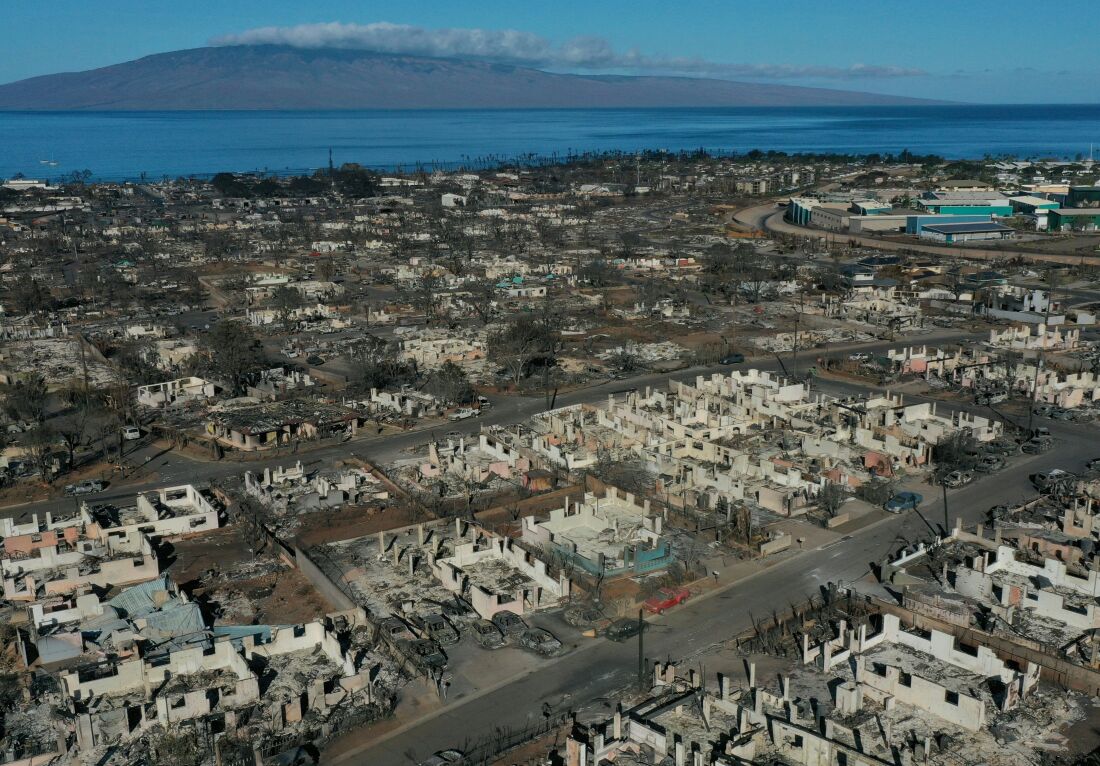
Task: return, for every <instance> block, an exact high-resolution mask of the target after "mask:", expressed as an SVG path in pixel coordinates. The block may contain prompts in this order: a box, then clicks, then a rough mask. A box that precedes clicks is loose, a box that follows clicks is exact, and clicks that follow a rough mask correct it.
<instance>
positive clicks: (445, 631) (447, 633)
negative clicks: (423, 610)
mask: <svg viewBox="0 0 1100 766" xmlns="http://www.w3.org/2000/svg"><path fill="white" fill-rule="evenodd" d="M422 622H423V625H424V632H425V633H427V634H428V637H429V638H431V639H432V640H433V641H435V642H436V643H437V644H439V645H440V646H453V645H454V644H457V643H458V641H459V639H460V638H461V636H459V635H458V631H457V630H455V626H454V625H451V623H449V622H448V621H447V618H446V617H444V616H443V615H441V614H431V615H428V616H427V617H425V618H424V619H423V621H422Z"/></svg>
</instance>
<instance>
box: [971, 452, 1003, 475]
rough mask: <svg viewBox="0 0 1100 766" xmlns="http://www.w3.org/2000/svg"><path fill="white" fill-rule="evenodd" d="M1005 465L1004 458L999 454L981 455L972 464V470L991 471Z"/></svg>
mask: <svg viewBox="0 0 1100 766" xmlns="http://www.w3.org/2000/svg"><path fill="white" fill-rule="evenodd" d="M1004 467H1005V459H1004V458H1003V457H1001V456H1000V455H982V456H981V457H980V458H978V462H977V463H975V464H974V470H975V471H978V472H979V473H993V472H994V471H999V470H1001V469H1002V468H1004Z"/></svg>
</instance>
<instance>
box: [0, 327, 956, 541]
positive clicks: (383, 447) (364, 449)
mask: <svg viewBox="0 0 1100 766" xmlns="http://www.w3.org/2000/svg"><path fill="white" fill-rule="evenodd" d="M975 337H976V336H974V335H970V334H966V333H962V332H960V331H959V330H954V329H946V330H940V329H937V330H935V331H933V332H929V333H926V334H924V335H920V336H916V337H914V338H910V339H907V340H904V341H873V342H870V343H856V344H847V345H832V346H830V347H829V351H828V355H830V356H835V355H840V354H846V353H848V352H849V351H853V350H860V351H867V352H876V351H878V352H881V351H885V350H887V349H890V348H898V347H900V346H902V345H904V344H905V343H918V342H919V343H921V344H925V343H928V344H935V343H938V342H947V343H957V342H961V341H965V340H972V339H974V338H975ZM822 354H823V351H822V350H821V349H806V350H803V351H802V352H800V354H799V363H798V365H797V369H796V368H795V367H794V366H793V365H792V363H791V355H790V354H784V355H783V357H782V358H783V362H782V363H783V364H784V365H786V367H787V369H788V370H789V371H790V372H792V373H796V372H797V373H800V374H804V373H805V371H806V368H807V367H809V366H810V365H812V364H814V358H815V357H817V356H820V355H822ZM753 368H755V369H759V370H768V371H773V372H775V371H779V370H780V368H781V365H780V362H779V360H778V359H777V358H776V357H775V356H774V355H768V356H757V357H749V358H748V359H747V360H746V361H745V363H744V364H740V365H737V366H736V368H734V367H731V366H728V365H711V366H697V367H690V368H687V369H684V370H678V371H676V372H673V373H667V372H660V373H646V374H643V375H639V376H635V377H632V378H628V379H624V380H612V381H607V382H605V383H602V384H600V385H595V386H590V387H588V388H584V389H580V390H578V391H573V392H570V393H566V394H561V395H559V396H558V398H557V400H556V402H555V406H556V407H564V406H567V405H571V404H580V403H586V404H592V403H597V402H601V401H605V400H606V399H607V396H608V394H613V393H621V392H623V391H626V390H629V389H635V388H637V389H644V388H645V387H647V386H652V387H655V388H656V387H663V386H665V385H666V384H667V382H668V381H669V380H681V381H686V380H693V379H694V378H695V377H697V376H699V375H710V374H713V373H719V372H724V373H728V372H729V371H731V370H732V369H741V370H747V369H753ZM545 409H546V399H545V397H543V396H500V397H497V398H496V399H495V401H494V406H493V407H492V408H491V409H489V410H488V411H487V414H485V415H483V416H481V417H480V418H471V419H469V420H464V421H461V422H458V423H442V424H437V425H435V426H432V427H429V428H418V429H414V430H411V431H407V432H404V433H399V434H394V435H388V436H383V437H372V436H370V435H363V436H360V437H359V438H357V439H353V440H351V441H348V442H343V443H337V444H331V445H327V446H324V447H319V448H317V449H302V450H301V451H300V452H299V453H297V454H290V453H286V452H283V453H281V454H277V455H273V456H270V457H264V458H262V459H260V460H255V461H247V462H244V461H235V460H222V461H212V460H211V461H204V460H196V459H194V458H190V457H188V456H186V455H183V454H180V453H178V452H175V451H169V452H165V453H163V454H159V453H157V452H156V451H154V450H147V451H148V457H149V458H150V459H149V460H148V461H147V462H146V461H144V458H141V459H140V461H139V460H137V459H134V458H130V460H129V462H131V463H140V465H141V468H140V470H138V471H137V472H136V473H134V474H133V475H132V476H131V477H130V478H129V479H128V480H127V481H126V483H118V482H116V483H115V484H113V485H111V486H109V487H108V489H107V491H106V492H103V493H100V494H97V495H90V496H86V498H87V499H89V500H91V501H94V502H99V503H112V502H119V501H126V500H129V499H131V498H132V497H133V496H134V495H135V494H136V493H138V492H144V491H146V490H151V489H156V488H158V487H164V486H171V485H173V484H184V483H194V484H202V483H205V482H208V481H211V480H214V479H221V478H225V477H228V476H233V475H240V474H243V473H244V472H245V471H247V470H252V471H262V470H263V469H264V468H265V467H274V466H277V465H288V464H292V463H293V462H294V461H295V460H301V461H302V462H303V463H307V464H316V465H326V464H330V463H331V462H332V461H334V460H338V459H340V458H344V457H348V456H356V457H360V458H363V459H366V460H368V461H370V462H372V463H375V464H377V465H384V464H386V463H390V462H392V461H393V460H395V459H397V458H399V457H402V456H403V455H405V456H408V454H409V453H408V450H410V449H415V448H418V447H420V446H422V445H424V444H425V443H427V442H428V441H429V440H430V439H432V438H440V437H442V436H444V435H445V434H447V433H451V432H458V433H460V434H464V435H469V434H475V433H477V432H478V430H480V428H481V427H482V426H488V425H509V424H512V423H519V422H522V421H523V420H526V419H527V418H529V417H531V416H532V415H535V414H537V413H539V412H542V411H544V410H545ZM78 502H79V501H77V500H74V499H73V498H55V499H50V500H44V501H41V502H34V503H28V504H21V505H15V506H6V507H0V516H5V517H8V518H15V519H20V520H24V519H29V518H30V516H31V514H32V513H37V514H39V515H40V516H42V515H44V514H45V512H46V511H51V512H53V513H55V514H57V513H69V512H71V511H72V510H73V509H74V508H78V507H79V505H78Z"/></svg>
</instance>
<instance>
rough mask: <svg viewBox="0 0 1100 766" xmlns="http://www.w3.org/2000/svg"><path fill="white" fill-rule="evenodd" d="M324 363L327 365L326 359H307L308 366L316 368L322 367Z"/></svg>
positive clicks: (312, 357) (316, 357)
mask: <svg viewBox="0 0 1100 766" xmlns="http://www.w3.org/2000/svg"><path fill="white" fill-rule="evenodd" d="M324 363H325V360H324V357H320V356H307V357H306V364H311V365H313V366H314V367H320V366H321V365H322V364H324Z"/></svg>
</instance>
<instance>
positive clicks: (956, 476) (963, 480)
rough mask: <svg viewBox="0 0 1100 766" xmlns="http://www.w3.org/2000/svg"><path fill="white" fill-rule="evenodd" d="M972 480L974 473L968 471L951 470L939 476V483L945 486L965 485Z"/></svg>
mask: <svg viewBox="0 0 1100 766" xmlns="http://www.w3.org/2000/svg"><path fill="white" fill-rule="evenodd" d="M972 481H974V474H972V473H970V471H952V472H951V473H949V474H947V475H945V476H942V477H940V483H941V484H943V485H944V486H945V487H951V488H955V487H965V486H966V485H967V484H969V483H970V482H972Z"/></svg>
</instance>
